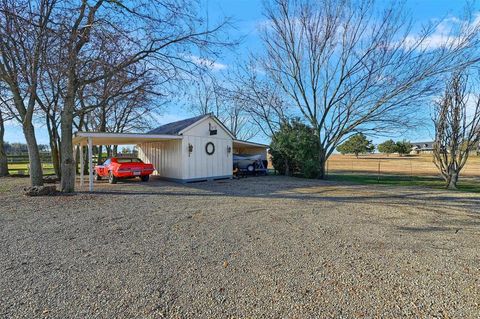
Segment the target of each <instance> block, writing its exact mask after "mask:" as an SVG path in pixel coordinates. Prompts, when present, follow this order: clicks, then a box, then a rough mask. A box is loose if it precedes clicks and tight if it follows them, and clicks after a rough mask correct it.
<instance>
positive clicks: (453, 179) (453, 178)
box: [447, 172, 458, 189]
mask: <svg viewBox="0 0 480 319" xmlns="http://www.w3.org/2000/svg"><path fill="white" fill-rule="evenodd" d="M449 175H450V176H449V178H448V180H447V188H448V189H457V182H458V173H457V172H450V174H449Z"/></svg>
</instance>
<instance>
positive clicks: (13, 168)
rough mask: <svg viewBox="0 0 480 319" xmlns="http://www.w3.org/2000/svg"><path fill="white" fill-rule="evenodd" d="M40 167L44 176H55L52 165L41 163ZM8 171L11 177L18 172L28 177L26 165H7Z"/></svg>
mask: <svg viewBox="0 0 480 319" xmlns="http://www.w3.org/2000/svg"><path fill="white" fill-rule="evenodd" d="M42 167H43V174H44V175H51V174H55V172H54V170H53V164H52V163H43V164H42ZM8 171H9V172H10V174H12V175H15V174H19V171H23V174H24V175H28V163H8Z"/></svg>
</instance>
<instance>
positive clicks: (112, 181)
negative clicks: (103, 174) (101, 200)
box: [108, 171, 117, 184]
mask: <svg viewBox="0 0 480 319" xmlns="http://www.w3.org/2000/svg"><path fill="white" fill-rule="evenodd" d="M108 182H109V183H110V184H116V183H117V178H116V177H115V175H113V173H112V171H110V172H109V173H108Z"/></svg>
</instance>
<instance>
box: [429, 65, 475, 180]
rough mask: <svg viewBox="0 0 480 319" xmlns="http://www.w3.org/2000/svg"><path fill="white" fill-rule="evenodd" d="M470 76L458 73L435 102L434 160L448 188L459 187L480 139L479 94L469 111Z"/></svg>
mask: <svg viewBox="0 0 480 319" xmlns="http://www.w3.org/2000/svg"><path fill="white" fill-rule="evenodd" d="M469 96H470V94H469V92H468V75H467V74H466V73H464V72H456V73H454V74H453V75H452V77H451V79H450V80H449V81H448V83H447V85H446V88H445V93H444V94H443V96H442V97H441V98H440V99H439V100H438V101H437V102H436V105H435V114H434V119H433V121H434V124H435V143H434V145H433V159H434V163H435V165H436V166H437V168H438V170H439V171H440V174H441V175H442V177H443V178H444V179H445V182H446V187H447V188H449V189H456V188H457V182H458V178H459V176H460V172H461V170H462V168H463V167H464V166H465V164H466V163H467V160H468V156H469V154H470V152H473V151H474V150H476V148H477V145H478V143H479V141H480V97H478V96H477V97H476V100H475V102H474V106H473V107H472V109H471V110H469Z"/></svg>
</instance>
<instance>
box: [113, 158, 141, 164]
mask: <svg viewBox="0 0 480 319" xmlns="http://www.w3.org/2000/svg"><path fill="white" fill-rule="evenodd" d="M117 163H120V164H122V163H143V162H142V160H141V159H139V158H117Z"/></svg>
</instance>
